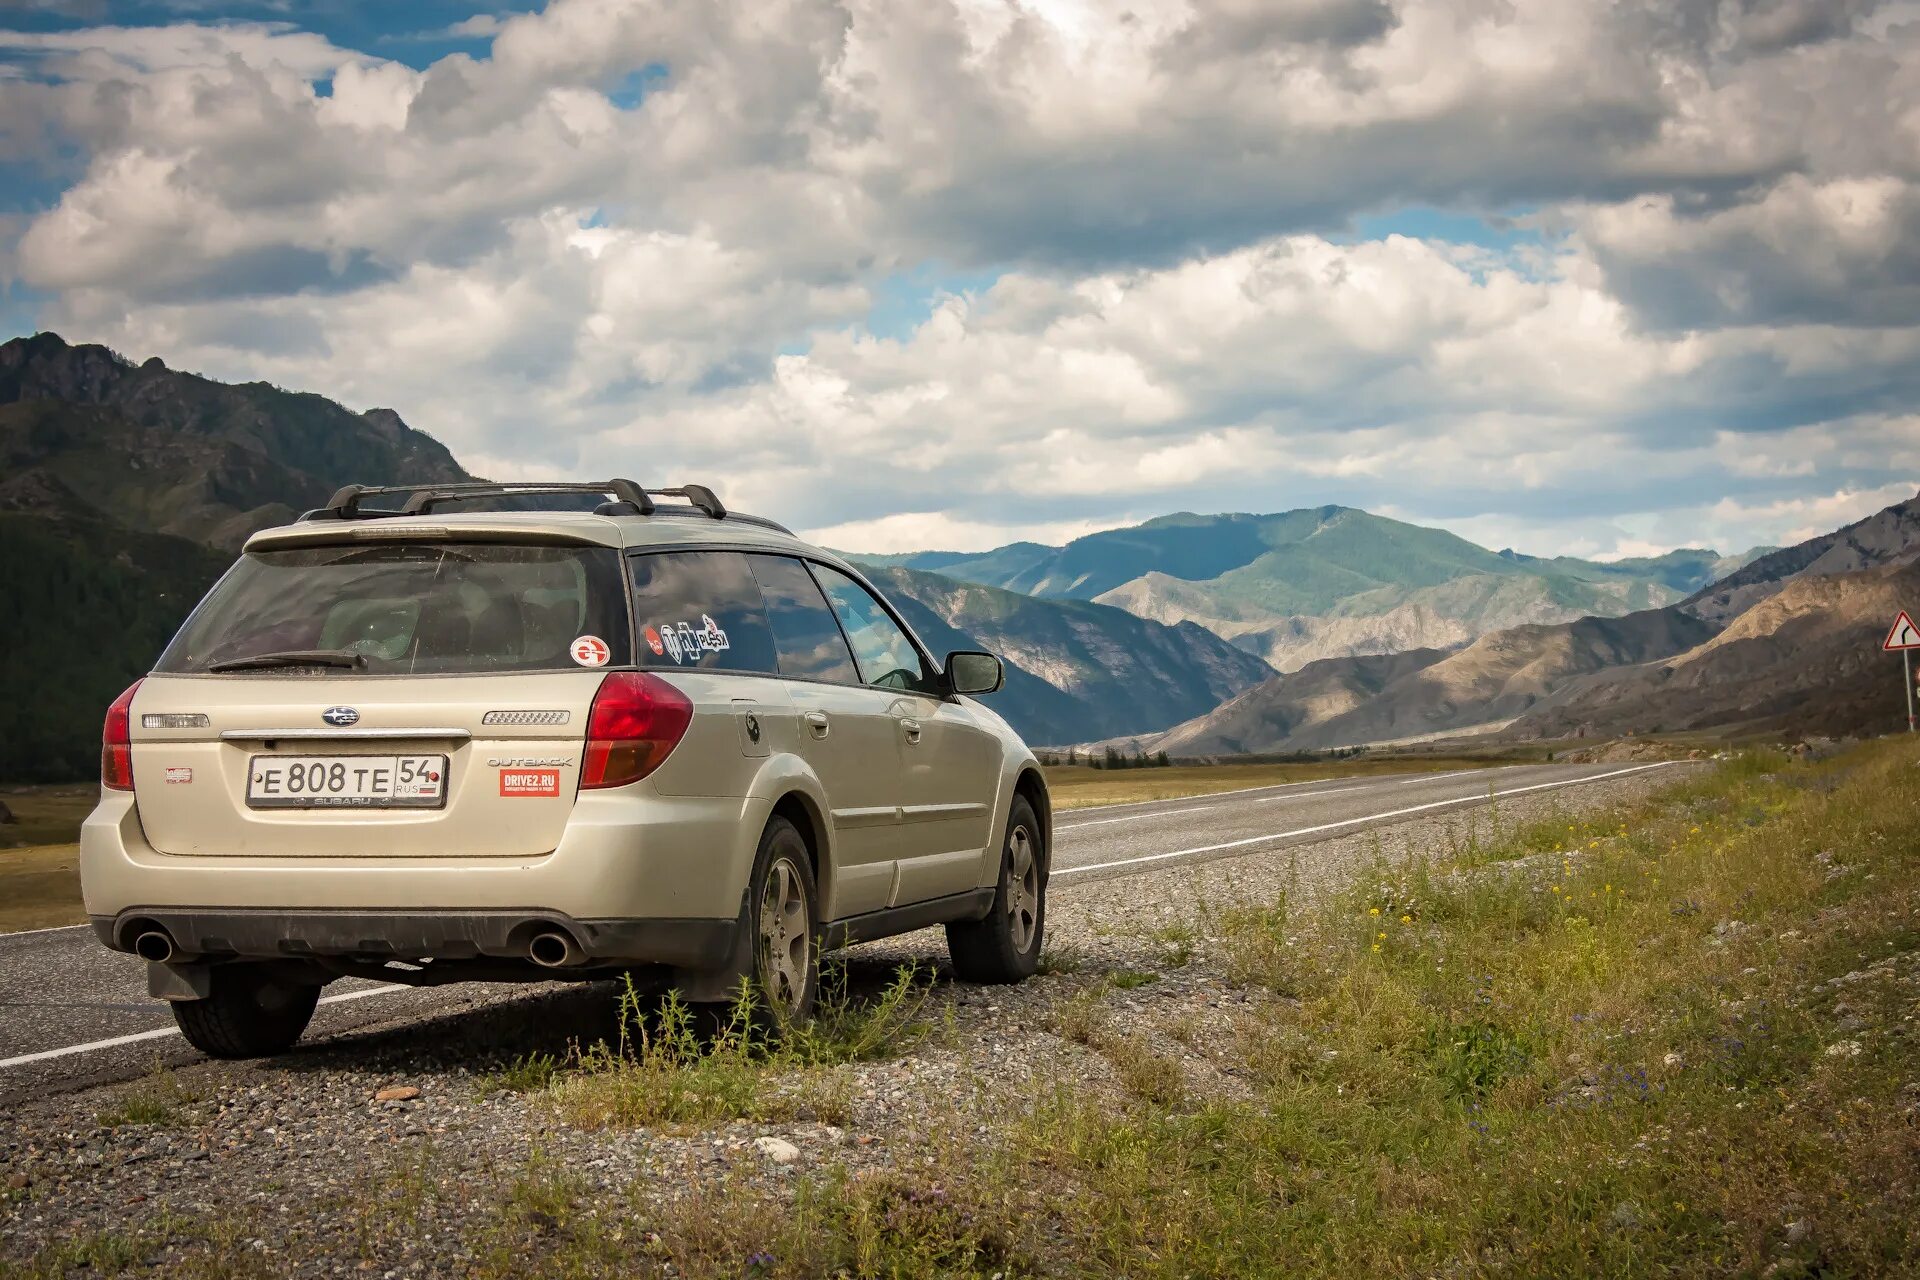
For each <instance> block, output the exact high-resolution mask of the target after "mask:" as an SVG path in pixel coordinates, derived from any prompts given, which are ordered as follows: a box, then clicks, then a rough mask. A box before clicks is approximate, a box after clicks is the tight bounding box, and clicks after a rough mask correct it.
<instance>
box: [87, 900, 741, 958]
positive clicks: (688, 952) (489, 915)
mask: <svg viewBox="0 0 1920 1280" xmlns="http://www.w3.org/2000/svg"><path fill="white" fill-rule="evenodd" d="M89 919H90V922H91V924H92V925H93V931H94V933H95V934H96V935H97V936H98V937H99V939H100V941H101V942H103V943H105V944H106V945H107V946H109V947H111V948H113V949H114V950H115V951H132V950H133V942H134V939H135V938H136V937H137V936H138V935H139V934H141V933H143V932H146V931H147V930H148V929H151V928H154V927H158V928H160V929H163V930H165V931H166V933H167V934H168V936H169V937H171V938H172V939H173V945H174V946H175V948H177V949H178V950H179V951H181V952H183V953H185V954H186V955H189V956H206V957H209V958H221V957H228V956H243V957H248V958H252V959H264V958H268V957H272V958H277V959H296V960H297V959H308V958H317V957H325V958H334V959H353V960H370V961H380V960H426V959H431V960H475V959H480V958H483V957H485V958H491V959H512V960H517V959H524V958H525V957H526V954H527V946H528V944H529V943H530V942H532V940H533V938H534V937H535V936H536V935H537V934H540V933H545V932H547V931H549V930H554V929H558V930H561V931H563V932H565V933H568V934H570V935H571V936H572V937H573V940H574V941H575V942H576V943H577V944H579V947H580V949H581V951H582V952H583V953H585V955H586V958H587V962H588V963H622V964H661V965H672V966H674V967H676V968H685V969H713V968H718V967H719V966H721V965H724V964H726V963H727V962H728V961H729V959H730V958H731V957H732V955H733V947H734V942H735V938H736V935H737V932H738V929H739V922H738V920H590V919H589V920H579V919H574V918H572V917H570V916H566V915H561V914H559V913H557V912H548V911H282V910H265V909H257V910H246V909H241V910H234V909H231V908H229V909H219V908H183V907H154V908H150V909H146V908H140V907H131V908H129V909H127V910H125V911H122V912H120V913H118V914H117V915H112V916H92V917H89Z"/></svg>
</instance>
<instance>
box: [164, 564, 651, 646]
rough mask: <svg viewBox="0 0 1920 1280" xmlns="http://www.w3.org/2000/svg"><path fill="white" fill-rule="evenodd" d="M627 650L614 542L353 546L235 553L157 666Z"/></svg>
mask: <svg viewBox="0 0 1920 1280" xmlns="http://www.w3.org/2000/svg"><path fill="white" fill-rule="evenodd" d="M595 641H597V642H598V643H597V644H596V643H593V642H595ZM632 649H633V645H632V640H631V636H630V628H629V626H628V622H627V613H626V598H625V593H624V592H623V591H622V589H621V583H620V556H619V553H618V552H617V551H615V550H614V549H612V548H610V547H575V546H521V545H516V544H511V543H498V542H484V543H444V542H433V543H418V542H414V543H404V542H394V543H373V544H366V543H358V544H352V545H346V546H318V547H298V548H286V549H282V550H272V551H259V552H253V553H250V554H248V555H246V556H243V557H242V558H241V559H240V562H239V563H238V564H236V565H235V566H234V567H233V569H232V571H231V572H229V573H228V574H227V575H226V576H225V577H224V578H222V579H221V580H220V582H219V584H218V585H216V586H215V587H214V589H213V591H212V592H211V593H209V594H208V596H207V598H206V599H205V600H204V601H202V602H201V604H200V607H199V608H198V609H196V610H194V613H193V616H192V617H191V618H189V619H188V620H187V624H186V626H185V627H183V628H181V631H180V634H179V635H178V636H176V637H175V638H174V641H173V643H172V644H171V645H169V646H168V647H167V651H166V653H165V654H163V655H162V656H161V659H160V663H159V665H158V667H157V668H156V670H159V671H163V672H201V671H205V670H207V668H208V667H209V666H220V665H222V664H225V663H234V662H242V661H244V660H246V659H249V658H255V657H259V656H261V655H268V654H297V653H305V652H318V653H324V654H332V655H342V654H345V655H355V656H357V657H358V658H360V659H361V660H362V661H361V662H360V664H359V665H358V666H357V667H355V668H350V669H343V670H342V671H341V674H345V675H351V674H365V675H450V674H481V673H488V672H497V671H543V670H553V669H567V668H576V667H580V666H605V665H614V666H624V665H627V664H628V663H630V662H631V660H632ZM576 655H579V656H576Z"/></svg>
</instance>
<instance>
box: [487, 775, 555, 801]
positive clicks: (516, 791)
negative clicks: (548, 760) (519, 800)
mask: <svg viewBox="0 0 1920 1280" xmlns="http://www.w3.org/2000/svg"><path fill="white" fill-rule="evenodd" d="M500 794H501V795H503V796H557V795H559V794H560V771H559V770H558V769H502V770H501V771H500Z"/></svg>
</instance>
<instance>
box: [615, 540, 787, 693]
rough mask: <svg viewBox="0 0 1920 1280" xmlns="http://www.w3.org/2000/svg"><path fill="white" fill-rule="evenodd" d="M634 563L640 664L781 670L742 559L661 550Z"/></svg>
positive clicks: (735, 553)
mask: <svg viewBox="0 0 1920 1280" xmlns="http://www.w3.org/2000/svg"><path fill="white" fill-rule="evenodd" d="M632 564H633V570H632V572H633V616H634V622H635V625H636V626H637V627H638V629H639V632H640V643H639V644H637V645H635V646H634V648H635V650H636V652H637V654H638V656H639V659H640V665H641V666H643V667H655V668H667V669H670V670H671V669H680V670H685V669H687V668H692V669H694V670H698V671H747V672H758V673H761V674H765V675H773V674H775V673H776V672H778V671H779V669H780V666H779V661H778V659H777V658H776V656H775V653H774V645H773V630H772V628H771V627H770V626H769V625H768V623H767V607H766V602H765V600H764V599H763V597H762V596H761V594H760V583H759V582H758V581H757V580H756V579H755V578H754V576H753V570H752V569H751V568H750V567H748V565H747V557H746V556H745V555H744V554H742V553H741V552H738V551H657V552H652V553H649V554H646V555H638V556H634V557H633V559H632Z"/></svg>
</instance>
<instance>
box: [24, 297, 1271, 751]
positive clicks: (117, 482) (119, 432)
mask: <svg viewBox="0 0 1920 1280" xmlns="http://www.w3.org/2000/svg"><path fill="white" fill-rule="evenodd" d="M467 479H472V477H471V476H469V475H468V474H467V472H466V471H465V470H464V469H462V468H461V467H460V465H459V464H458V463H457V462H456V461H455V460H454V458H453V455H452V454H451V453H449V452H448V451H447V449H446V448H445V447H444V446H443V445H441V444H440V443H439V442H438V441H437V440H435V439H433V438H432V437H431V436H429V435H426V434H425V433H423V432H420V431H417V430H415V429H414V428H412V427H410V426H408V425H407V423H405V422H404V421H402V420H401V418H400V416H399V415H398V414H396V413H394V412H393V411H392V410H389V409H371V410H368V411H366V412H364V413H355V412H352V411H350V410H348V409H345V408H343V407H342V406H340V405H338V404H335V403H334V402H333V401H331V400H327V399H325V398H324V397H321V396H317V395H311V394H305V393H299V392H291V391H285V390H282V389H280V388H277V387H274V386H271V385H269V384H267V383H263V382H254V383H246V384H243V385H230V384H226V383H221V382H217V381H214V380H212V379H209V378H203V377H199V376H197V375H194V374H190V373H182V372H180V371H177V370H174V369H169V368H168V367H167V366H166V365H165V364H164V363H163V362H161V361H160V360H159V359H157V358H155V359H150V360H147V361H145V362H144V363H135V362H134V361H131V360H128V359H126V358H124V357H122V356H120V355H117V354H116V353H114V352H112V351H110V350H108V349H107V348H105V347H101V346H93V345H86V344H69V343H67V342H66V341H64V340H63V339H61V338H59V337H58V336H56V335H54V334H50V333H43V334H39V335H36V336H34V337H32V338H19V339H15V340H13V341H10V342H7V343H5V344H4V345H0V599H5V600H7V601H8V602H10V603H12V604H13V605H15V606H16V616H17V617H18V618H19V619H20V620H21V621H20V622H19V623H16V635H15V637H14V639H13V640H12V641H11V642H10V645H9V649H8V654H9V660H8V661H7V662H6V663H5V664H0V779H4V780H7V781H16V782H27V781H61V780H67V779H72V778H79V777H84V776H86V775H88V774H90V773H91V772H93V770H94V769H95V768H96V767H97V763H98V751H99V745H98V744H99V737H98V734H99V724H100V716H101V713H102V712H103V711H104V709H105V708H106V706H107V704H108V703H109V702H111V701H112V700H113V698H114V696H115V695H116V694H118V693H119V692H120V691H121V690H122V689H123V688H125V687H126V685H127V684H128V683H130V682H131V681H132V680H133V679H134V678H135V677H136V676H138V675H139V674H141V673H142V672H144V671H146V670H147V669H148V668H149V666H150V665H151V663H152V661H153V659H154V658H155V657H156V656H157V655H158V654H159V652H160V650H161V649H162V648H164V647H165V645H166V642H167V640H168V639H169V638H170V637H171V635H172V634H173V632H174V630H175V629H176V628H177V627H178V626H179V624H180V622H181V621H182V620H183V619H184V618H185V616H186V614H187V611H188V610H189V609H191V608H192V606H193V605H194V604H195V603H196V602H197V601H198V599H199V598H200V596H201V595H202V594H203V593H204V592H205V590H206V589H207V587H208V586H210V585H211V584H212V583H213V581H214V579H215V578H217V577H218V576H219V574H220V573H221V572H222V570H223V569H224V568H225V567H226V565H227V564H228V563H230V562H231V560H232V558H233V554H234V552H235V551H236V550H237V548H238V547H239V545H240V544H241V543H242V542H244V541H245V540H246V537H247V535H248V534H250V533H251V532H253V531H254V530H255V529H258V528H262V527H264V526H267V525H272V524H278V523H283V522H285V521H287V520H289V519H291V518H293V517H294V516H295V515H296V514H297V513H299V512H300V511H302V510H304V509H307V508H310V507H315V506H319V505H320V504H321V503H323V502H324V501H325V500H326V499H327V497H328V496H329V495H331V494H332V493H333V492H334V490H335V489H336V488H338V487H339V486H340V485H341V484H343V483H347V482H353V481H360V482H400V483H411V482H413V481H416V480H418V481H440V482H446V481H457V480H467ZM879 576H880V577H881V578H882V585H883V587H884V588H885V589H886V590H887V591H888V592H889V594H890V595H892V596H893V597H894V598H895V600H896V603H898V604H900V605H901V607H902V609H903V611H905V612H906V613H907V615H908V621H909V622H910V623H912V624H913V626H914V627H915V628H916V630H919V631H920V632H921V634H922V636H923V637H924V638H925V639H926V640H927V642H928V643H929V644H930V645H932V646H933V647H934V648H935V649H936V650H938V651H939V652H945V651H947V650H949V649H975V648H982V647H987V648H991V649H993V650H995V651H997V652H1000V653H1002V654H1003V655H1005V656H1006V658H1007V665H1008V681H1007V688H1006V689H1005V690H1004V691H1003V692H1002V693H1001V694H1000V695H998V696H997V698H996V701H995V704H994V705H995V706H996V709H998V710H999V711H1000V712H1001V714H1003V715H1005V716H1006V717H1007V719H1008V720H1009V721H1010V722H1011V723H1012V724H1013V725H1014V726H1015V727H1016V728H1018V729H1019V730H1020V731H1021V732H1022V733H1024V734H1026V735H1027V736H1028V737H1029V738H1030V739H1031V740H1032V741H1035V742H1043V743H1044V742H1069V741H1081V740H1085V739H1088V738H1095V737H1106V736H1111V735H1117V734H1131V733H1143V732H1152V731H1156V730H1160V729H1164V728H1166V727H1167V726H1168V725H1171V724H1174V723H1177V722H1178V721H1180V720H1183V719H1186V718H1188V717H1191V716H1194V715H1198V714H1200V713H1201V712H1203V711H1205V710H1207V709H1209V708H1211V707H1213V706H1215V705H1217V704H1218V703H1219V702H1220V701H1221V700H1222V699H1224V698H1227V697H1230V696H1232V695H1233V694H1236V693H1238V692H1240V691H1241V690H1243V689H1245V688H1247V687H1248V686H1250V685H1253V684H1257V683H1259V682H1260V681H1262V680H1265V679H1267V678H1269V677H1271V676H1272V675H1273V674H1274V672H1273V669H1272V668H1270V667H1268V666H1267V665H1266V664H1265V663H1264V662H1262V661H1261V660H1260V659H1259V658H1258V657H1257V656H1255V655H1253V654H1250V653H1247V652H1246V651H1245V650H1242V649H1239V648H1236V647H1234V646H1233V645H1231V644H1229V643H1228V642H1227V641H1225V640H1223V639H1221V638H1219V637H1217V636H1215V635H1213V634H1212V633H1210V632H1208V631H1205V630H1203V629H1202V628H1200V627H1197V626H1193V625H1191V624H1187V625H1175V626H1168V625H1164V624H1162V623H1159V622H1155V621H1151V620H1148V619H1143V618H1139V617H1136V616H1134V615H1133V614H1130V613H1127V612H1126V611H1124V610H1121V609H1118V608H1114V607H1111V606H1108V605H1102V604H1095V603H1091V602H1088V601H1082V600H1037V599H1030V598H1028V597H1025V596H1020V595H1015V594H1012V593H1009V592H1005V591H996V590H990V589H986V588H981V587H974V586H968V585H966V584H962V583H958V582H955V581H953V580H952V579H949V578H943V577H938V576H936V575H932V574H925V573H916V572H912V571H909V570H902V571H898V572H882V573H881V574H880V575H879Z"/></svg>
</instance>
